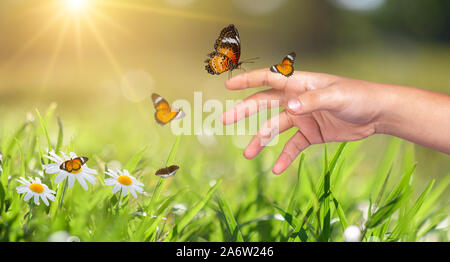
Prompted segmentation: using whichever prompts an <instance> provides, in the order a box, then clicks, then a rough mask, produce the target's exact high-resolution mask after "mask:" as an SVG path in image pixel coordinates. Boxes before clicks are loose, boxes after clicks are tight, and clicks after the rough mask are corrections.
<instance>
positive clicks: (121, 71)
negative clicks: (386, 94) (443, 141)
mask: <svg viewBox="0 0 450 262" xmlns="http://www.w3.org/2000/svg"><path fill="white" fill-rule="evenodd" d="M230 23H233V24H235V25H236V26H237V28H238V29H239V33H240V36H241V43H242V55H241V59H245V58H252V57H256V56H259V57H260V59H259V60H258V61H257V62H256V63H255V64H250V65H247V66H246V68H247V69H248V70H252V69H258V68H264V67H269V66H270V65H272V64H274V63H275V62H278V61H279V60H280V58H281V57H283V56H284V55H286V54H287V53H288V52H291V51H295V52H296V53H297V60H296V65H295V67H296V69H297V70H304V71H315V72H325V73H330V74H336V75H341V76H346V77H351V78H358V79H364V80H369V81H376V82H384V83H392V84H399V85H409V86H415V87H419V88H424V89H430V90H435V91H440V92H444V93H447V94H449V93H450V74H449V69H450V30H449V29H450V2H448V1H445V0H440V1H439V0H429V1H420V0H414V1H413V0H408V1H407V0H328V1H326V0H302V1H300V0H233V1H226V0H223V1H220V2H219V1H201V0H165V1H144V0H128V1H119V0H86V1H85V6H77V3H72V1H70V0H32V1H29V0H28V1H26V0H20V1H19V0H2V1H0V33H1V35H0V139H4V137H2V136H3V134H11V133H12V132H13V131H14V130H16V129H17V128H18V127H19V126H20V125H21V123H22V122H23V121H24V120H25V119H26V118H27V114H28V113H29V112H31V113H33V114H34V110H35V108H38V109H39V110H40V111H41V112H42V111H45V109H46V108H47V107H48V106H49V105H50V104H51V103H52V102H56V103H57V105H58V108H57V111H56V112H57V115H58V116H59V117H60V118H61V119H62V122H63V123H64V128H65V143H66V144H67V143H69V141H70V140H71V139H73V140H74V141H75V144H76V148H77V150H78V152H79V154H83V153H86V152H89V153H90V154H97V155H98V156H100V158H102V159H106V160H114V159H118V160H119V161H122V162H123V161H126V160H127V159H129V157H130V156H132V155H134V154H135V153H136V152H137V151H138V150H139V149H141V148H142V146H143V145H146V144H148V145H149V151H150V153H151V155H152V161H151V162H152V167H154V168H157V167H158V166H159V165H161V164H162V163H164V159H165V158H166V156H167V154H168V150H169V148H170V146H171V145H172V143H173V140H174V137H173V135H172V134H171V133H170V129H169V128H168V127H164V128H162V127H160V126H159V125H157V124H156V123H155V122H154V119H153V114H154V109H153V106H152V103H151V101H150V95H151V93H152V92H157V93H159V94H161V95H163V96H165V97H166V98H167V99H168V100H169V101H174V100H176V99H187V100H190V101H192V100H193V92H194V91H202V92H203V99H204V100H206V99H219V100H221V101H225V100H226V99H242V98H244V97H246V96H247V95H248V94H250V93H252V92H254V90H250V91H248V90H247V91H239V92H231V91H228V90H226V89H225V88H224V81H225V80H226V79H227V78H228V75H227V74H224V75H221V76H212V75H209V74H207V72H206V71H205V70H204V63H203V61H204V60H205V58H206V54H207V53H209V52H211V51H212V49H213V44H214V41H215V39H216V38H217V36H218V34H219V32H220V30H221V29H222V28H223V27H225V26H226V25H228V24H230ZM238 73H240V72H237V71H235V72H234V75H236V74H238ZM125 82H130V83H132V85H126V84H124V83H125ZM205 116H206V114H205V115H204V117H205ZM28 117H29V118H31V117H32V116H31V115H30V114H28ZM50 132H51V133H53V134H54V135H56V132H57V128H56V121H53V122H52V123H50ZM290 134H292V132H287V133H286V134H283V135H282V136H281V137H280V143H279V145H277V146H276V147H273V148H269V149H268V150H265V152H264V153H263V156H262V157H264V161H263V162H264V165H267V168H266V169H265V170H266V171H267V173H270V170H271V165H272V164H273V163H274V161H275V160H276V156H277V155H278V153H279V152H280V150H281V148H282V146H283V144H284V142H285V141H286V140H287V139H288V136H289V135H290ZM86 138H89V139H86ZM248 140H249V137H239V136H234V137H216V138H214V137H213V138H211V137H207V138H204V137H195V136H190V137H185V138H183V140H182V141H183V142H182V144H183V143H184V146H181V149H180V150H181V152H184V154H185V155H183V153H180V154H181V155H180V159H181V160H180V161H181V162H182V163H181V164H184V165H185V166H189V165H191V163H192V160H191V159H190V158H189V157H187V158H186V157H185V158H183V156H189V154H191V155H190V156H192V154H193V153H192V152H195V155H196V157H198V159H209V162H207V163H210V164H208V166H206V167H204V168H206V170H208V171H210V172H209V173H210V174H212V176H213V177H214V176H217V177H220V176H227V175H229V172H235V170H233V169H232V168H231V167H230V165H231V166H233V165H235V164H236V165H237V164H238V163H241V164H243V163H244V162H241V161H246V160H243V157H242V150H241V148H242V147H243V146H245V145H246V142H247V141H248ZM388 140H389V138H388V137H385V136H373V137H371V138H369V139H367V141H365V142H364V146H363V147H361V149H360V150H363V152H362V164H361V165H360V166H359V169H358V171H357V173H359V174H362V175H364V174H365V173H368V172H371V170H374V168H375V167H376V166H377V164H378V163H379V161H380V159H381V158H382V154H383V152H384V151H385V148H386V145H387V141H388ZM230 141H231V142H232V144H233V145H235V147H236V150H234V151H233V152H224V151H223V150H221V146H220V145H223V143H230ZM406 144H407V146H408V147H414V148H415V157H416V160H417V162H418V166H417V173H418V174H419V176H421V177H424V178H426V179H429V178H437V179H438V180H439V179H440V178H441V177H443V176H444V175H446V174H447V173H448V172H449V171H450V161H449V160H450V157H449V156H448V155H445V154H442V153H438V152H435V151H432V150H429V149H426V148H423V147H420V146H417V145H412V144H410V143H406ZM193 148H195V151H191V150H192V149H193ZM307 152H310V153H309V154H310V155H312V156H313V157H312V158H314V155H315V154H316V152H317V154H321V152H322V146H312V147H311V148H310V149H307ZM183 159H184V160H183ZM183 161H184V162H183ZM236 169H238V168H237V167H236ZM294 172H295V167H294V168H290V169H288V171H287V172H286V174H285V175H289V174H290V173H294ZM198 179H199V180H201V178H198Z"/></svg>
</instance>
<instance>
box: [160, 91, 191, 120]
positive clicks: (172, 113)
mask: <svg viewBox="0 0 450 262" xmlns="http://www.w3.org/2000/svg"><path fill="white" fill-rule="evenodd" d="M152 101H153V105H154V106H155V109H156V112H155V119H156V122H158V124H160V125H165V124H167V123H169V122H170V121H172V120H174V119H181V118H183V117H184V116H185V114H184V112H183V110H181V109H176V110H172V108H171V107H170V105H169V103H168V102H167V101H166V99H164V98H162V96H160V95H158V94H155V93H153V94H152Z"/></svg>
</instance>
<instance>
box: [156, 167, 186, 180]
mask: <svg viewBox="0 0 450 262" xmlns="http://www.w3.org/2000/svg"><path fill="white" fill-rule="evenodd" d="M179 168H180V167H179V166H177V165H171V166H169V167H164V168H161V169H159V170H158V171H156V173H155V175H157V176H159V177H162V178H168V177H171V176H174V175H175V173H176V172H177V171H178V169H179Z"/></svg>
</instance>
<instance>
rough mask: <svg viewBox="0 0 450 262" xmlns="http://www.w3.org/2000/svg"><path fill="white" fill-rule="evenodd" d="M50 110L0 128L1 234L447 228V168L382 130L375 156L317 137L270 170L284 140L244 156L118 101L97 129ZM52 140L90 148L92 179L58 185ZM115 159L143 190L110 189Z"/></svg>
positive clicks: (413, 237) (205, 235) (66, 237)
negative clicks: (37, 199) (40, 196)
mask: <svg viewBox="0 0 450 262" xmlns="http://www.w3.org/2000/svg"><path fill="white" fill-rule="evenodd" d="M55 112H58V109H57V105H56V104H52V105H50V107H49V108H47V109H46V110H45V111H43V112H40V111H38V110H36V111H35V112H30V113H28V114H27V116H26V118H25V117H24V118H23V120H22V121H18V119H19V118H18V117H17V116H15V115H9V116H10V118H4V119H3V121H2V123H5V124H7V126H13V127H14V128H10V129H7V128H3V129H2V134H1V137H2V140H1V151H2V154H3V161H2V169H3V171H2V173H1V180H0V181H1V187H0V200H1V201H0V203H1V206H0V210H1V215H0V219H1V223H0V237H1V238H0V239H1V241H343V240H344V231H345V229H346V228H348V227H349V226H351V225H356V226H357V227H358V228H359V229H360V235H359V237H360V238H361V241H425V240H431V241H448V240H449V234H448V225H447V224H448V213H449V205H448V200H447V198H446V189H447V186H448V184H449V183H450V174H447V175H445V176H443V177H441V178H440V179H439V183H436V181H435V179H430V178H427V177H420V176H419V177H417V176H416V174H415V169H416V165H417V164H418V163H417V162H416V160H415V157H414V146H413V145H412V144H410V143H405V142H403V141H401V140H399V139H395V138H384V137H383V138H376V139H378V140H380V139H381V140H382V141H383V142H382V143H383V145H386V146H385V147H384V150H383V152H380V154H379V155H380V156H381V157H380V158H374V159H373V161H372V164H369V166H367V159H366V158H367V155H368V154H366V153H364V148H365V147H366V146H367V145H368V144H369V143H370V141H369V142H367V141H359V142H351V143H332V144H328V145H326V146H324V145H320V146H315V147H313V148H311V149H308V150H306V152H305V153H302V155H301V156H300V157H299V160H297V161H296V162H295V164H294V165H295V166H294V167H291V168H290V169H289V170H288V172H286V173H285V174H283V175H281V176H275V175H273V174H271V172H270V170H271V165H272V163H273V162H274V160H275V156H276V155H275V154H276V152H278V151H279V150H280V149H281V146H282V143H279V144H278V145H277V146H274V147H271V148H268V149H266V150H265V152H264V153H263V154H262V155H261V156H258V157H257V158H256V159H255V160H252V161H249V160H246V159H244V158H243V157H242V147H243V146H245V142H246V141H248V138H247V137H239V136H234V137H232V136H217V137H211V136H199V137H195V136H178V137H175V136H174V135H172V134H171V133H170V129H169V127H160V126H158V127H153V128H148V125H151V126H153V123H152V124H149V123H148V122H141V121H140V119H139V118H136V117H132V116H133V114H132V113H131V112H127V111H126V110H124V109H123V108H122V114H123V116H119V115H115V116H116V118H103V119H102V121H100V123H99V122H98V121H97V120H98V116H97V117H95V116H93V117H92V119H91V120H90V121H91V122H84V123H83V125H84V126H85V127H86V128H88V127H89V126H91V127H90V128H92V129H96V128H95V125H96V124H95V123H96V121H97V125H98V127H100V126H101V127H102V128H99V129H98V131H97V132H92V130H89V128H88V130H85V131H81V130H80V131H79V133H76V132H74V131H73V129H72V130H71V128H73V127H70V125H69V124H67V126H69V127H68V128H67V129H68V130H67V129H66V127H65V126H66V124H65V123H66V122H69V121H67V120H64V119H61V118H59V117H57V114H55ZM5 115H7V116H8V114H5ZM101 115H103V116H107V115H108V113H107V112H103V114H101ZM117 119H120V120H123V121H126V122H121V121H118V122H117ZM10 123H14V124H10ZM78 124H80V123H78ZM155 125H156V124H155ZM100 129H103V131H99V130H100ZM287 135H288V134H285V135H283V136H282V138H281V141H283V139H284V138H283V137H284V136H287ZM117 138H124V139H122V140H121V139H117ZM381 140H380V141H381ZM142 141H148V142H147V143H142ZM219 148H220V150H217V149H219ZM371 148H374V147H373V146H372V147H371ZM49 150H54V151H56V152H59V151H63V152H66V153H67V154H68V153H69V152H76V153H77V154H78V155H83V156H88V157H89V159H90V160H89V161H88V162H87V165H88V166H89V167H90V168H93V169H96V170H98V175H97V183H96V184H95V185H90V184H89V189H88V190H87V191H85V190H83V189H82V188H81V186H80V185H79V184H78V182H76V183H75V186H74V187H73V188H66V189H65V187H66V186H67V185H66V186H65V185H64V183H65V181H67V179H66V180H65V181H63V182H61V183H60V184H59V185H58V186H56V185H55V183H54V179H55V175H52V174H46V173H44V172H43V167H42V164H47V163H48V162H49V160H48V159H47V158H45V157H44V154H46V152H47V151H49ZM170 164H178V165H179V166H180V170H179V171H178V173H177V174H176V175H175V176H174V177H170V178H166V179H163V178H159V177H157V176H155V175H154V173H155V171H156V170H157V169H159V168H161V167H164V166H166V165H170ZM115 168H125V169H127V170H129V171H130V173H131V174H132V175H133V176H135V177H136V178H137V179H138V181H140V182H142V183H143V184H144V190H145V193H143V194H139V195H138V198H137V199H135V198H133V197H132V196H130V194H128V195H127V196H126V197H124V198H120V197H119V193H116V194H113V193H112V191H111V189H112V187H109V186H106V185H105V184H104V180H105V178H106V177H107V176H106V175H105V173H104V172H105V170H108V169H115ZM31 176H32V177H40V178H41V180H42V181H43V183H45V184H47V185H48V186H49V187H50V188H51V189H53V190H55V191H56V192H57V194H56V200H55V201H54V202H51V203H50V206H49V207H47V206H45V205H44V204H43V203H41V205H39V206H36V205H31V206H30V203H31V202H32V201H31V200H30V201H28V202H26V201H24V200H23V194H18V193H17V192H16V187H17V186H19V185H20V184H19V183H18V182H17V181H16V179H18V178H19V177H31ZM30 209H31V212H30ZM356 237H357V238H358V234H357V236H356Z"/></svg>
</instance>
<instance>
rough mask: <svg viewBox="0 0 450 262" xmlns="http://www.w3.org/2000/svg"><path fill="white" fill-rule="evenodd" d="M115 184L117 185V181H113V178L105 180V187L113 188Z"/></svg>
mask: <svg viewBox="0 0 450 262" xmlns="http://www.w3.org/2000/svg"><path fill="white" fill-rule="evenodd" d="M114 184H116V180H115V179H112V178H107V179H105V185H107V186H112V185H114Z"/></svg>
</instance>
